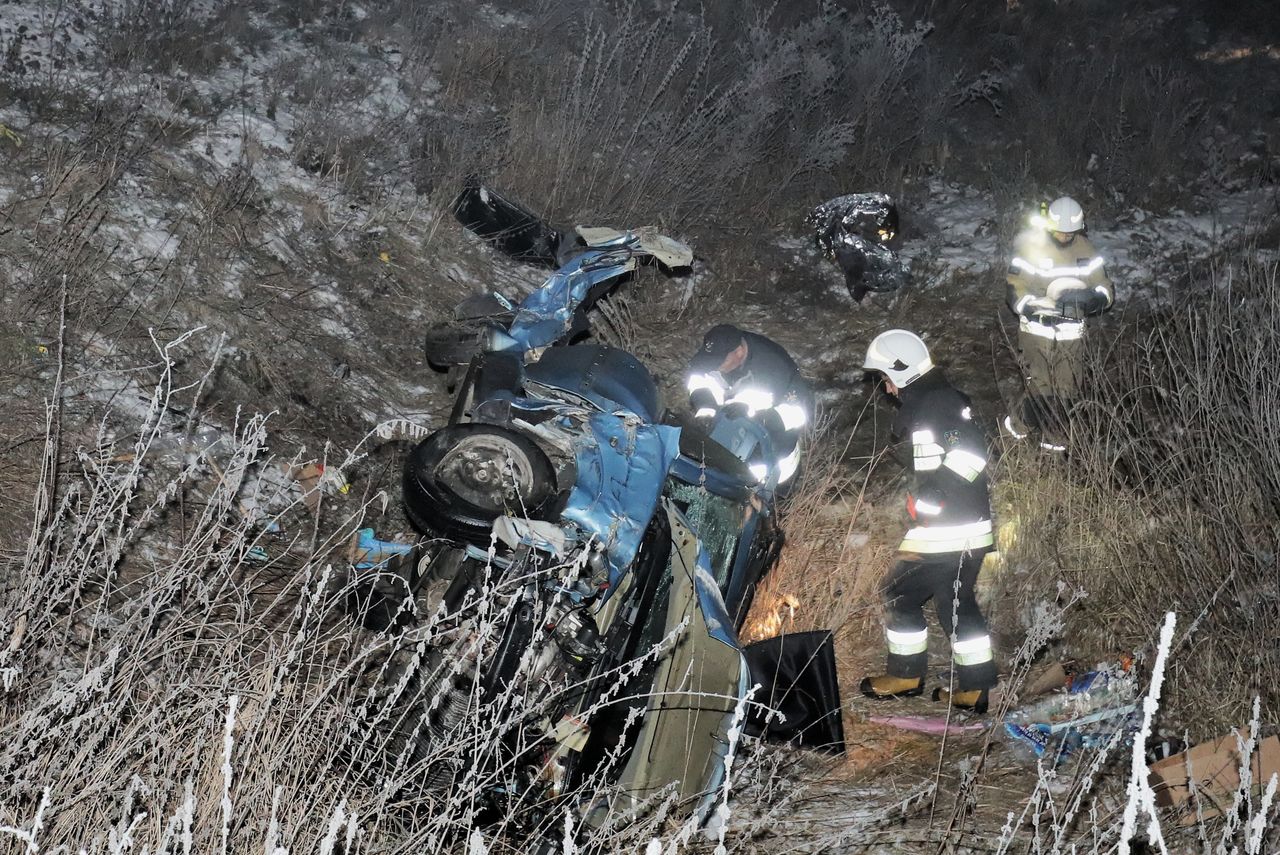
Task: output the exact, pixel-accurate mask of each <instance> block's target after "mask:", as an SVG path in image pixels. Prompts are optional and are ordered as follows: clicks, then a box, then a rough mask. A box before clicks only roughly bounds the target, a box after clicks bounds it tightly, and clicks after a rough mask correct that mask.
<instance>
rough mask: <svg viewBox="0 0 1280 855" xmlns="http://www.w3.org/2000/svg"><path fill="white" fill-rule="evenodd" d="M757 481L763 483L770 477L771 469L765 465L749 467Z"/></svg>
mask: <svg viewBox="0 0 1280 855" xmlns="http://www.w3.org/2000/svg"><path fill="white" fill-rule="evenodd" d="M747 468H748V469H750V470H751V474H752V475H754V476H755V479H756V480H757V481H763V480H764V479H765V478H766V477H768V475H769V467H768V466H767V465H765V464H764V463H752V464H751V465H750V466H748V467H747Z"/></svg>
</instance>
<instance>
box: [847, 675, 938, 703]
mask: <svg viewBox="0 0 1280 855" xmlns="http://www.w3.org/2000/svg"><path fill="white" fill-rule="evenodd" d="M858 688H859V689H860V690H862V694H864V695H866V696H867V697H868V698H875V699H876V700H888V699H890V698H914V697H916V696H917V695H921V694H924V679H923V678H921V677H890V676H889V675H888V674H879V675H877V676H875V677H864V678H862V682H861V683H860V684H859V685H858Z"/></svg>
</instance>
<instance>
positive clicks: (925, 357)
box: [861, 330, 996, 712]
mask: <svg viewBox="0 0 1280 855" xmlns="http://www.w3.org/2000/svg"><path fill="white" fill-rule="evenodd" d="M863 368H864V369H865V370H867V371H871V372H875V373H877V374H879V375H880V376H881V377H882V378H883V380H884V388H885V391H887V392H888V393H889V394H890V395H892V396H894V397H896V398H897V399H898V401H899V404H900V406H899V409H898V414H897V418H896V419H895V420H894V424H893V429H892V433H893V437H894V439H895V441H896V443H897V446H896V447H897V449H898V450H899V452H900V453H899V457H900V458H901V459H902V461H903V463H904V465H905V466H906V467H907V468H908V469H909V471H910V472H911V487H910V492H909V493H908V494H907V514H908V516H909V517H910V522H909V526H910V528H909V529H908V531H907V533H906V536H905V537H903V539H902V543H901V544H900V545H899V546H898V560H897V562H896V563H895V564H894V566H893V568H892V570H890V572H889V575H888V577H887V579H886V580H885V583H884V589H883V593H884V598H885V605H886V609H887V611H888V622H887V624H886V627H885V638H886V641H887V642H888V647H889V662H888V669H887V673H885V674H883V675H879V676H875V677H868V678H866V679H865V680H863V681H862V685H861V689H862V692H863V694H865V695H867V696H868V697H872V698H896V697H909V696H914V695H919V694H920V693H921V692H923V690H924V679H925V676H926V672H927V669H928V644H929V641H928V639H929V634H928V631H927V629H926V624H925V618H924V605H925V603H926V602H928V601H929V600H930V599H932V600H933V603H934V608H935V609H936V610H937V613H938V620H939V622H940V623H941V624H942V628H943V630H944V631H945V632H946V633H947V636H948V638H951V639H952V642H951V655H952V660H953V663H954V666H955V667H954V669H953V671H954V675H955V691H954V693H953V692H951V690H950V689H946V690H944V689H938V690H936V691H935V692H934V695H933V697H934V700H949V701H950V702H952V703H954V704H955V705H956V706H959V707H965V708H968V709H972V710H975V711H977V712H984V711H985V710H986V707H987V701H988V690H989V689H990V688H991V687H992V686H994V685H995V684H996V667H995V660H994V658H993V656H992V649H991V636H990V635H989V634H988V631H987V622H986V619H985V618H984V617H983V616H982V611H981V610H980V609H979V608H978V601H977V599H976V597H975V596H974V586H975V584H976V583H977V580H978V571H979V570H980V569H981V567H982V559H983V556H985V555H986V554H987V552H989V551H990V550H991V548H992V544H993V543H994V538H993V529H992V523H991V504H990V499H989V496H988V490H987V444H986V437H985V435H984V433H983V431H982V429H981V428H980V427H979V426H978V425H977V424H976V423H975V422H974V419H973V411H972V409H971V407H970V404H969V399H968V397H967V396H965V394H964V393H962V392H960V391H959V390H957V389H956V388H955V387H953V386H952V385H951V384H950V383H948V382H947V379H946V377H944V376H943V373H942V371H941V370H940V369H938V368H936V367H934V365H933V361H932V359H931V358H930V356H929V349H928V347H927V346H926V345H925V343H924V342H923V341H922V340H921V339H920V337H919V336H917V335H915V334H914V333H911V332H907V331H906V330H889V331H888V332H885V333H881V334H880V335H878V336H876V338H875V340H874V341H872V342H871V346H870V347H869V348H868V349H867V357H866V360H865V362H864V364H863ZM953 616H954V621H953Z"/></svg>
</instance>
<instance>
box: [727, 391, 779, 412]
mask: <svg viewBox="0 0 1280 855" xmlns="http://www.w3.org/2000/svg"><path fill="white" fill-rule="evenodd" d="M725 404H726V405H728V404H746V405H747V415H749V416H754V415H755V414H756V413H757V412H759V411H760V410H767V409H769V408H770V407H772V406H773V393H772V392H770V391H769V390H768V389H757V388H755V387H753V386H748V387H747V388H745V389H739V390H738V391H736V392H734V393H733V397H731V398H729V399H728V400H726V401H725Z"/></svg>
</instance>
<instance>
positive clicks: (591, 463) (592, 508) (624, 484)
mask: <svg viewBox="0 0 1280 855" xmlns="http://www.w3.org/2000/svg"><path fill="white" fill-rule="evenodd" d="M587 427H588V429H589V430H587V431H584V432H583V434H582V441H581V442H580V443H578V446H577V449H576V452H577V470H578V472H577V482H576V483H575V484H574V487H573V490H572V492H570V494H569V503H568V505H567V506H566V507H565V509H564V511H563V512H562V513H561V516H563V517H564V518H565V519H568V520H571V521H572V522H574V523H576V524H577V525H578V527H579V528H581V529H584V530H585V531H587V532H589V533H590V534H592V535H594V536H596V537H597V538H598V539H599V541H600V542H601V543H602V544H604V546H605V549H606V554H607V555H608V557H609V566H610V573H609V582H610V587H611V588H614V587H616V586H617V583H618V580H620V579H621V578H622V576H623V574H624V573H626V572H627V570H628V568H629V567H630V566H631V562H632V560H634V559H635V557H636V551H637V550H638V549H639V548H640V541H641V540H642V539H643V538H644V532H645V529H646V528H648V526H649V520H650V519H652V518H653V514H654V512H655V511H656V510H657V508H658V499H659V497H660V496H661V495H662V485H663V482H664V481H666V477H667V470H668V469H670V468H671V463H672V461H674V460H675V458H676V456H677V455H678V454H679V453H680V429H679V428H676V427H669V426H666V425H651V424H646V423H644V422H641V421H639V420H638V419H635V418H628V417H626V416H624V415H619V414H615V413H594V414H592V415H591V416H590V418H589V419H588V421H587Z"/></svg>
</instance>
